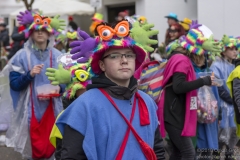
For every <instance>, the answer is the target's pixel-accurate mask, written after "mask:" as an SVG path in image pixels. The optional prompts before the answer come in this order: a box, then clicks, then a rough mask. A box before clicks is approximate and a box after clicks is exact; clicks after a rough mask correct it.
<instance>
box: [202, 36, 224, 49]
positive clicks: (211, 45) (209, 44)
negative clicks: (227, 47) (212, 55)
mask: <svg viewBox="0 0 240 160" xmlns="http://www.w3.org/2000/svg"><path fill="white" fill-rule="evenodd" d="M202 48H203V49H204V50H207V51H210V52H221V51H222V48H221V45H220V43H219V42H215V41H214V40H213V37H212V36H211V37H210V38H209V39H207V40H206V41H205V42H203V44H202Z"/></svg>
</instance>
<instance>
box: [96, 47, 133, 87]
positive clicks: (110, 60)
mask: <svg viewBox="0 0 240 160" xmlns="http://www.w3.org/2000/svg"><path fill="white" fill-rule="evenodd" d="M124 55H125V56H124ZM135 60H136V54H135V53H134V52H133V51H132V50H131V49H130V48H123V49H110V50H108V51H107V52H105V54H104V55H103V58H102V60H100V61H99V66H100V68H101V70H102V71H103V72H105V75H106V76H107V77H108V78H109V79H111V80H113V81H115V82H119V81H125V80H129V79H130V78H131V77H132V76H133V74H134V72H135Z"/></svg>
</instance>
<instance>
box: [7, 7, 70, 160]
mask: <svg viewBox="0 0 240 160" xmlns="http://www.w3.org/2000/svg"><path fill="white" fill-rule="evenodd" d="M58 18H59V16H55V17H54V18H49V17H46V16H43V15H40V14H38V13H35V12H31V11H26V12H20V15H19V16H18V21H19V22H20V24H23V25H29V27H28V28H26V30H25V31H24V33H25V37H27V38H28V41H27V42H26V43H25V44H24V48H23V49H21V50H19V51H18V52H17V53H16V54H15V55H14V56H13V57H12V59H11V61H10V62H9V64H8V65H9V66H8V67H9V71H10V73H9V79H10V87H11V96H12V100H13V105H14V114H13V116H12V117H13V119H12V124H11V126H10V128H9V129H8V131H7V133H6V145H7V147H13V148H14V149H15V151H18V152H20V153H21V154H22V156H23V157H25V158H27V159H44V158H49V159H53V157H52V155H53V153H54V150H55V149H54V147H53V146H52V144H51V143H50V142H49V135H50V132H51V129H52V127H53V124H54V122H55V117H56V116H57V115H58V114H59V113H60V112H61V111H62V109H63V108H62V101H61V98H60V97H59V96H60V94H59V93H61V92H63V91H64V87H65V86H64V85H58V86H55V87H54V86H52V85H51V84H50V81H49V80H48V77H47V76H46V75H45V71H46V68H49V67H52V68H57V67H58V64H57V57H58V56H59V55H61V53H60V52H59V51H58V50H56V49H55V48H53V45H54V34H55V33H57V31H58V30H61V29H62V26H64V25H65V24H64V20H60V19H58Z"/></svg>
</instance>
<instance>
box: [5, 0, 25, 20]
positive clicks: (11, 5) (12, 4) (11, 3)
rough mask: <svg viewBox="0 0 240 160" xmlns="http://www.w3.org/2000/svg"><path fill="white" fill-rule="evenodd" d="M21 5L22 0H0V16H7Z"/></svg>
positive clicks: (22, 4)
mask: <svg viewBox="0 0 240 160" xmlns="http://www.w3.org/2000/svg"><path fill="white" fill-rule="evenodd" d="M23 7H24V3H23V2H19V3H17V2H16V0H7V1H6V0H0V17H8V16H9V14H10V13H12V12H14V11H16V10H17V9H18V8H23Z"/></svg>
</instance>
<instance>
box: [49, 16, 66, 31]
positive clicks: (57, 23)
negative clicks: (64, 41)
mask: <svg viewBox="0 0 240 160" xmlns="http://www.w3.org/2000/svg"><path fill="white" fill-rule="evenodd" d="M59 17H60V16H59V15H56V16H55V17H54V18H52V19H51V23H50V25H51V27H52V28H54V29H55V30H57V31H61V30H63V29H64V28H63V27H64V26H66V24H65V23H64V22H65V21H64V20H62V19H58V18H59Z"/></svg>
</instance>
